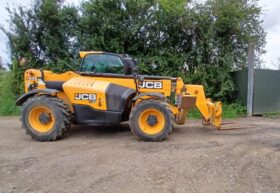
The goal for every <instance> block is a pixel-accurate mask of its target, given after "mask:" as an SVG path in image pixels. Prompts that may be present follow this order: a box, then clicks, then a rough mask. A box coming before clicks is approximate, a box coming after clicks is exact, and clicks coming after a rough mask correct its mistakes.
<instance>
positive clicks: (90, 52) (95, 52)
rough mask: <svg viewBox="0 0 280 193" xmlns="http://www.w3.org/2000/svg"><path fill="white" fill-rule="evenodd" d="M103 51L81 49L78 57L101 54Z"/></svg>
mask: <svg viewBox="0 0 280 193" xmlns="http://www.w3.org/2000/svg"><path fill="white" fill-rule="evenodd" d="M102 53H104V52H101V51H81V52H80V57H81V58H84V57H85V56H86V55H87V54H102Z"/></svg>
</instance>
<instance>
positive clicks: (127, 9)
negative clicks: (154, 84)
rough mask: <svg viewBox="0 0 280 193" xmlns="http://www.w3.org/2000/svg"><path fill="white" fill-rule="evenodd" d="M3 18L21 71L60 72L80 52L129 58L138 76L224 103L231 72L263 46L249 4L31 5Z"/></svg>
mask: <svg viewBox="0 0 280 193" xmlns="http://www.w3.org/2000/svg"><path fill="white" fill-rule="evenodd" d="M8 11H9V13H10V22H11V29H10V30H4V31H5V32H6V34H7V35H8V37H9V42H10V47H11V50H12V59H13V61H17V59H18V58H19V57H27V58H28V61H29V64H28V65H27V67H36V68H44V69H51V70H55V71H65V70H66V69H69V64H70V63H72V62H74V61H76V59H77V56H78V51H79V50H103V51H108V52H117V53H128V54H131V55H132V56H134V57H136V58H137V59H138V60H139V61H140V64H139V71H140V72H141V73H144V74H154V75H164V76H174V77H177V76H180V77H182V78H183V79H184V81H185V82H187V83H195V84H203V85H204V86H205V87H206V91H207V95H209V96H211V97H212V98H214V99H223V101H229V100H231V99H232V93H233V91H234V84H233V81H232V78H231V75H230V72H231V71H232V70H235V69H242V68H245V67H246V58H247V49H248V45H249V44H250V43H252V42H254V44H255V45H256V51H257V52H258V53H259V54H258V56H259V55H260V54H261V53H262V52H263V47H264V44H265V33H264V30H263V28H262V25H261V23H262V21H261V20H260V14H261V9H260V7H258V5H257V1H254V0H250V1H248V0H215V1H213V0H206V1H204V2H203V3H197V2H195V1H189V0H172V1H169V0H87V1H82V2H81V5H80V6H79V7H73V6H71V5H70V6H69V5H64V4H63V1H56V0H37V1H35V3H34V5H33V6H32V7H31V8H30V9H28V8H23V7H18V9H16V10H8ZM2 30H3V29H2ZM14 66H17V63H16V62H14ZM186 66H187V67H188V71H186V70H185V67H186ZM15 69H19V70H17V73H18V75H17V76H18V77H17V80H22V79H21V77H22V75H20V74H21V73H22V72H21V71H22V70H23V69H22V67H18V66H17V68H15Z"/></svg>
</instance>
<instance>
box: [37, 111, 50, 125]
mask: <svg viewBox="0 0 280 193" xmlns="http://www.w3.org/2000/svg"><path fill="white" fill-rule="evenodd" d="M39 121H40V122H41V123H42V124H44V125H47V124H48V123H49V122H50V121H51V115H50V114H49V113H41V114H40V115H39Z"/></svg>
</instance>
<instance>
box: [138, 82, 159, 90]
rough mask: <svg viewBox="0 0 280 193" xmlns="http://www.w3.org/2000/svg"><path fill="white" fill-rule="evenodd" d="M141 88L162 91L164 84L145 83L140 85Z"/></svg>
mask: <svg viewBox="0 0 280 193" xmlns="http://www.w3.org/2000/svg"><path fill="white" fill-rule="evenodd" d="M139 87H140V88H154V89H162V82H153V81H144V82H143V83H142V84H140V85H139Z"/></svg>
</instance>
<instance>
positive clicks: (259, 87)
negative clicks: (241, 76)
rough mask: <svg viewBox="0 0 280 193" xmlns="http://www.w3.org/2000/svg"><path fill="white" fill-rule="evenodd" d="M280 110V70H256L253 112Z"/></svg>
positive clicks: (261, 112)
mask: <svg viewBox="0 0 280 193" xmlns="http://www.w3.org/2000/svg"><path fill="white" fill-rule="evenodd" d="M271 112H280V71H279V70H262V69H256V70H255V77H254V101H253V114H254V115H257V114H263V113H271Z"/></svg>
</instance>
